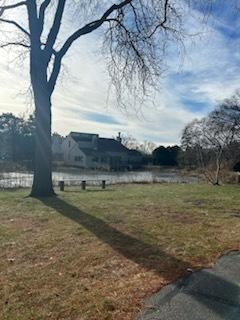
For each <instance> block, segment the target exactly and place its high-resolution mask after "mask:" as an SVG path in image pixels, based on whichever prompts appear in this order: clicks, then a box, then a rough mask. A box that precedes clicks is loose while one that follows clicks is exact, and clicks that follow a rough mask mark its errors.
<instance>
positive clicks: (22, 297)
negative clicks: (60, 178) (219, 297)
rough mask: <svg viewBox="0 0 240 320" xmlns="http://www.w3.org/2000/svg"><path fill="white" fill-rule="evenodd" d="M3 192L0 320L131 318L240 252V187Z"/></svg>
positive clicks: (0, 238) (0, 222)
mask: <svg viewBox="0 0 240 320" xmlns="http://www.w3.org/2000/svg"><path fill="white" fill-rule="evenodd" d="M26 195H27V192H26V191H17V192H2V193H1V194H0V201H1V207H0V319H2V320H7V319H9V320H10V319H11V320H30V319H34V320H38V319H39V320H40V319H41V320H42V319H44V320H45V319H54V320H55V319H70V320H95V319H98V320H103V319H105V320H107V319H114V320H123V319H124V320H128V319H133V318H134V315H135V314H136V313H137V312H138V310H139V309H140V308H141V307H142V303H143V301H144V298H145V297H146V296H147V295H149V294H151V293H153V292H155V291H156V290H159V289H160V288H161V287H162V286H164V285H165V284H167V283H169V282H171V281H174V280H175V279H176V278H178V277H179V276H181V275H183V274H185V273H186V269H187V268H200V267H203V266H207V265H210V264H211V263H212V262H214V261H215V260H216V258H217V257H218V256H219V255H221V254H222V253H224V252H226V251H228V250H233V249H240V242H239V228H240V218H239V216H240V215H239V214H240V197H239V187H237V186H235V187H234V186H225V187H213V186H207V185H167V184H164V185H156V184H154V185H124V186H117V187H111V188H109V189H107V190H106V191H97V190H92V191H86V192H83V191H77V190H67V192H65V193H62V194H61V195H60V196H59V197H57V198H55V199H47V200H46V199H45V200H36V199H32V198H25V196H26Z"/></svg>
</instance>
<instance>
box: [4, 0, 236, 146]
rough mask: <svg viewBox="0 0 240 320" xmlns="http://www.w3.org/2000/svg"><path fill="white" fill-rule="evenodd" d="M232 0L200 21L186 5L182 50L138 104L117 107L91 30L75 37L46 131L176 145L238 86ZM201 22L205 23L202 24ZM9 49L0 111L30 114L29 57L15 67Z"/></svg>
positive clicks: (174, 53)
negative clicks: (156, 88)
mask: <svg viewBox="0 0 240 320" xmlns="http://www.w3.org/2000/svg"><path fill="white" fill-rule="evenodd" d="M232 3H233V1H232V0H229V1H228V2H227V1H225V4H224V1H221V0H219V1H215V2H214V5H213V9H212V11H211V14H210V16H209V17H208V19H207V20H208V21H207V24H206V23H204V22H205V20H206V19H203V15H202V12H201V9H200V8H198V7H195V8H194V9H192V10H191V14H190V15H189V17H188V19H187V21H186V28H187V29H188V31H189V34H191V35H192V36H191V37H188V38H187V39H186V41H185V52H184V54H181V55H180V56H179V54H178V53H177V50H175V48H174V47H173V48H172V50H171V51H170V53H169V56H168V57H167V64H168V68H167V70H166V71H165V73H164V74H163V77H162V78H161V79H159V88H160V90H159V92H157V93H155V95H154V98H152V99H151V101H149V102H148V103H146V104H145V105H144V106H141V108H140V107H139V108H137V110H136V109H131V107H129V108H127V109H126V110H122V109H120V108H119V107H118V106H117V104H116V102H115V99H114V96H113V95H112V94H109V92H111V90H110V89H111V87H110V86H109V77H108V74H107V71H106V64H105V61H104V59H103V58H102V56H101V54H100V53H99V52H98V50H97V49H96V48H98V47H99V39H98V35H97V34H91V35H89V36H86V37H83V38H81V39H80V40H79V41H78V42H77V43H75V45H74V46H73V48H72V49H71V51H70V54H69V55H68V56H67V57H66V59H65V60H64V68H63V73H62V75H61V78H60V80H59V82H58V85H57V87H56V90H55V92H54V96H53V103H52V105H53V110H52V117H53V123H52V125H53V132H58V133H60V134H61V135H63V136H66V135H67V134H68V133H69V132H70V131H79V132H89V133H98V134H99V135H100V136H103V137H113V136H117V134H118V132H121V133H122V134H125V135H131V136H133V137H135V138H136V139H137V140H139V141H144V140H147V141H152V142H154V143H156V144H157V145H166V146H167V145H173V144H179V143H180V137H181V131H182V130H183V128H184V126H185V125H186V124H187V123H189V122H190V121H191V120H192V119H194V118H200V117H203V116H205V115H206V114H207V113H208V112H209V111H211V110H212V109H213V108H214V107H215V106H216V104H217V103H219V102H220V101H221V100H222V99H224V98H227V97H229V96H230V95H231V94H233V93H234V91H235V90H236V89H238V88H239V87H240V11H239V13H238V12H237V11H236V10H232ZM203 20H204V22H203ZM14 57H15V55H13V54H12V52H11V51H9V50H1V51H0V84H1V89H0V113H2V112H12V113H14V114H16V115H24V114H25V115H26V114H28V113H30V112H32V111H33V105H32V103H31V98H30V95H29V75H28V60H27V59H26V60H25V62H23V63H22V64H21V63H20V62H19V61H18V60H15V59H14Z"/></svg>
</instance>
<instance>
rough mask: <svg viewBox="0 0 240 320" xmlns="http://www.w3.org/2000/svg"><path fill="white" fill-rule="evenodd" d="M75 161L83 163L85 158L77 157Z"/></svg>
mask: <svg viewBox="0 0 240 320" xmlns="http://www.w3.org/2000/svg"><path fill="white" fill-rule="evenodd" d="M74 160H75V161H77V162H82V161H83V157H80V156H76V157H75V158H74Z"/></svg>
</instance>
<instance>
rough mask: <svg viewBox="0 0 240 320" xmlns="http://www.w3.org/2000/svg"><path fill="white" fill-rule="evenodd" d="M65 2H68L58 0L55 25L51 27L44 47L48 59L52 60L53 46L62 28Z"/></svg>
mask: <svg viewBox="0 0 240 320" xmlns="http://www.w3.org/2000/svg"><path fill="white" fill-rule="evenodd" d="M65 4H66V0H59V1H58V6H57V10H56V13H55V18H54V21H53V25H52V27H51V30H50V32H49V34H48V38H47V41H46V46H45V49H44V50H45V53H46V54H47V60H48V61H50V59H51V51H52V48H53V46H54V44H55V41H56V39H57V36H58V33H59V30H60V26H61V21H62V16H63V12H64V8H65Z"/></svg>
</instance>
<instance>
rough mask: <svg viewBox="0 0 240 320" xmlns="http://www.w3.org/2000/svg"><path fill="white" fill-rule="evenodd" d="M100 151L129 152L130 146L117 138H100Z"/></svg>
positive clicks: (98, 149) (98, 145) (98, 147)
mask: <svg viewBox="0 0 240 320" xmlns="http://www.w3.org/2000/svg"><path fill="white" fill-rule="evenodd" d="M97 151H98V152H121V153H125V152H128V148H126V147H125V146H123V145H122V144H121V143H120V142H118V141H117V140H115V139H107V138H99V139H98V144H97Z"/></svg>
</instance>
